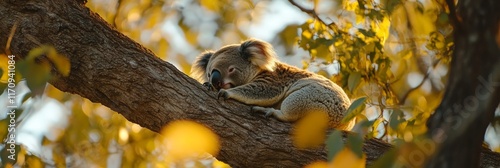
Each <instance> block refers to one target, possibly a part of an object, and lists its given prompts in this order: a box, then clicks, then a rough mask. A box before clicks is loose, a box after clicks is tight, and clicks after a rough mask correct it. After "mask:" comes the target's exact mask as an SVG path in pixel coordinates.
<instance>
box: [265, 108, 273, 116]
mask: <svg viewBox="0 0 500 168" xmlns="http://www.w3.org/2000/svg"><path fill="white" fill-rule="evenodd" d="M273 113H274V111H271V110H268V111H266V112H265V114H264V117H266V118H269V117H271V116H272V115H273Z"/></svg>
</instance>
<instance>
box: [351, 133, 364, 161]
mask: <svg viewBox="0 0 500 168" xmlns="http://www.w3.org/2000/svg"><path fill="white" fill-rule="evenodd" d="M347 146H349V149H351V150H352V151H353V152H354V153H355V154H356V155H358V157H359V158H362V157H363V137H361V136H360V135H359V134H349V135H348V136H347Z"/></svg>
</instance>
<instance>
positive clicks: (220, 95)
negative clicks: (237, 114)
mask: <svg viewBox="0 0 500 168" xmlns="http://www.w3.org/2000/svg"><path fill="white" fill-rule="evenodd" d="M221 97H222V98H223V99H224V100H227V99H228V98H229V94H227V91H226V90H224V89H221V90H219V93H218V94H217V99H219V98H221Z"/></svg>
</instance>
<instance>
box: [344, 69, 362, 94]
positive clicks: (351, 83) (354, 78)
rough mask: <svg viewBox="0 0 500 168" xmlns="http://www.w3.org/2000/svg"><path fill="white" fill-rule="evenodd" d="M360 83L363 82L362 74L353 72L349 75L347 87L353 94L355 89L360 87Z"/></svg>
mask: <svg viewBox="0 0 500 168" xmlns="http://www.w3.org/2000/svg"><path fill="white" fill-rule="evenodd" d="M360 82H361V73H359V72H352V73H351V74H349V79H348V80H347V85H348V87H349V90H350V91H351V92H354V89H355V88H356V87H357V86H358V85H359V83H360Z"/></svg>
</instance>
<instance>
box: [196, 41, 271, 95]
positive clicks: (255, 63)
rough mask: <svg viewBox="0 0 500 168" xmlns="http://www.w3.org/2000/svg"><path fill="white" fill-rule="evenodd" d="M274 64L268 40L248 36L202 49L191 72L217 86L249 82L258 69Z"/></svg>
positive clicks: (233, 85)
mask: <svg viewBox="0 0 500 168" xmlns="http://www.w3.org/2000/svg"><path fill="white" fill-rule="evenodd" d="M275 68H276V53H275V52H274V50H273V48H272V46H271V44H269V43H267V42H264V41H260V40H256V39H250V40H247V41H244V42H242V43H241V44H233V45H227V46H224V47H222V48H221V49H220V50H217V51H206V52H204V53H202V54H201V55H199V56H198V57H197V58H196V61H195V62H194V64H193V67H192V70H191V74H192V75H193V77H195V78H197V79H198V80H199V81H200V82H202V83H204V82H210V84H212V86H214V87H215V88H216V89H217V90H219V89H221V88H223V89H228V88H232V87H236V86H240V85H243V84H246V83H249V82H250V81H251V80H252V79H253V78H254V77H255V76H256V75H257V74H259V73H260V72H263V71H274V70H275Z"/></svg>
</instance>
